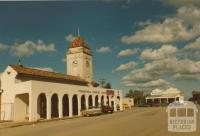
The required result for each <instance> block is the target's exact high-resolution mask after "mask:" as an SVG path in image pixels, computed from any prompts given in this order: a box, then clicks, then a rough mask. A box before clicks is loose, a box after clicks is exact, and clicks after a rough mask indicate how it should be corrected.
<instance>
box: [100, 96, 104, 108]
mask: <svg viewBox="0 0 200 136" xmlns="http://www.w3.org/2000/svg"><path fill="white" fill-rule="evenodd" d="M103 105H104V96H103V95H102V96H101V106H103Z"/></svg>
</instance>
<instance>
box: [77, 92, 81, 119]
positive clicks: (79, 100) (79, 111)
mask: <svg viewBox="0 0 200 136" xmlns="http://www.w3.org/2000/svg"><path fill="white" fill-rule="evenodd" d="M77 99H78V116H81V96H79V95H77Z"/></svg>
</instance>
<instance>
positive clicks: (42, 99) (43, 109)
mask: <svg viewBox="0 0 200 136" xmlns="http://www.w3.org/2000/svg"><path fill="white" fill-rule="evenodd" d="M37 113H38V114H39V116H40V118H46V117H47V98H46V95H45V93H41V94H39V95H38V98H37Z"/></svg>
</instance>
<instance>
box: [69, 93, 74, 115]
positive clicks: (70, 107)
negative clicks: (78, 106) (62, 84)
mask: <svg viewBox="0 0 200 136" xmlns="http://www.w3.org/2000/svg"><path fill="white" fill-rule="evenodd" d="M68 99H69V117H72V116H73V115H72V110H73V109H72V95H68Z"/></svg>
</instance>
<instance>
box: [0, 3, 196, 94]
mask: <svg viewBox="0 0 200 136" xmlns="http://www.w3.org/2000/svg"><path fill="white" fill-rule="evenodd" d="M199 22H200V2H198V1H197V0H191V1H190V2H188V1H187V0H183V1H181V2H178V1H173V0H165V1H163V0H148V1H147V0H121V1H112V0H99V1H76V2H72V1H65V2H63V1H60V2H55V1H54V2H52V1H51V2H48V1H45V2H0V58H1V59H0V71H3V70H4V69H5V67H6V66H7V65H8V64H16V63H17V60H18V59H19V58H20V59H21V61H22V63H23V65H25V66H29V67H37V68H46V69H48V70H54V71H57V72H61V73H65V71H66V69H65V67H66V65H65V62H64V61H63V58H65V54H66V51H67V47H68V46H69V45H70V43H71V41H72V40H73V39H74V37H76V35H77V29H78V28H79V29H80V35H81V36H82V37H83V38H84V39H85V40H86V41H87V42H88V44H89V45H90V47H91V48H92V50H93V56H94V78H95V80H96V81H99V79H102V78H104V79H106V81H108V82H111V84H112V86H113V87H114V88H118V89H122V90H123V91H124V92H127V91H128V90H129V88H133V89H140V90H152V89H155V88H161V89H165V88H168V87H176V88H178V89H180V90H182V91H183V92H184V93H185V95H187V96H189V95H191V91H192V90H199V88H200V85H199V83H200V82H199V79H200V60H199V59H200V38H199V36H200V29H199V27H200V23H199Z"/></svg>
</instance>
